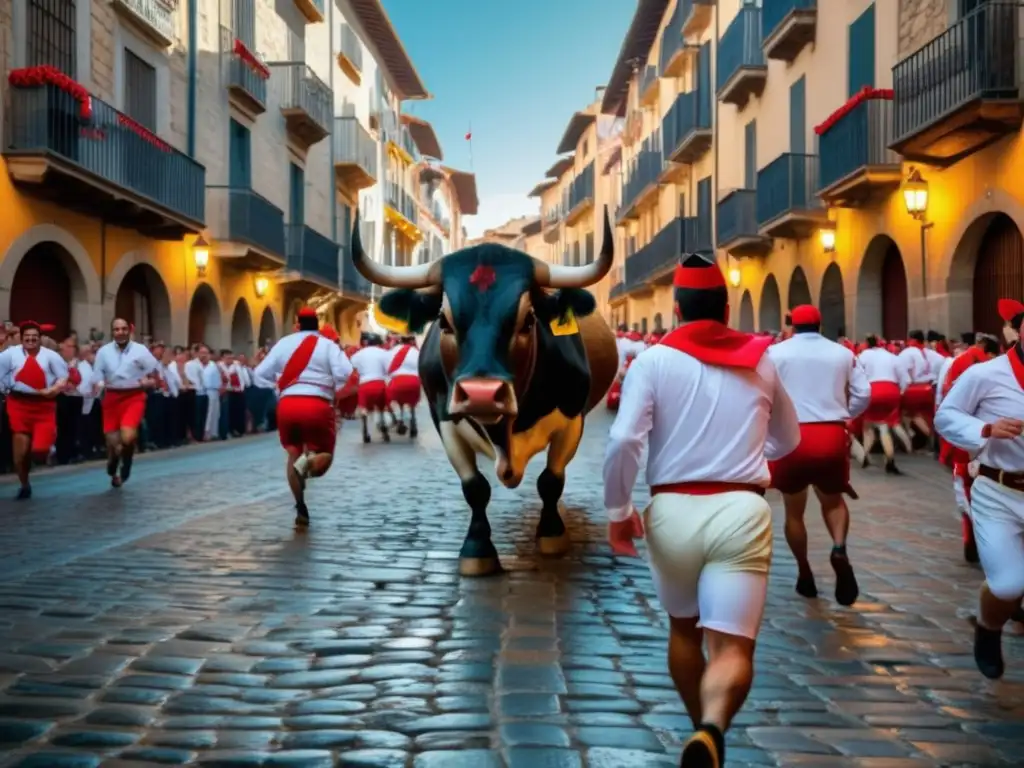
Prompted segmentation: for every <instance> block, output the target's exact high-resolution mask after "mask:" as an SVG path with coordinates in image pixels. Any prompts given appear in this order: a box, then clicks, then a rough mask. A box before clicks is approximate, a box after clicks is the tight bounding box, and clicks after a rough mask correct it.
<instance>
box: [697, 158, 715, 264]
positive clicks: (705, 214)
mask: <svg viewBox="0 0 1024 768" xmlns="http://www.w3.org/2000/svg"><path fill="white" fill-rule="evenodd" d="M713 240H714V238H713V237H712V235H711V177H710V176H707V177H706V178H703V179H701V180H700V181H698V182H697V243H698V244H699V245H700V246H701V247H702V248H710V247H711V243H712V242H713Z"/></svg>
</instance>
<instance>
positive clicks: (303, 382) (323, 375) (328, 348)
mask: <svg viewBox="0 0 1024 768" xmlns="http://www.w3.org/2000/svg"><path fill="white" fill-rule="evenodd" d="M309 336H315V337H316V338H317V343H316V347H315V348H314V349H313V356H312V357H311V358H310V359H309V363H308V364H307V365H306V367H305V368H304V369H303V371H302V373H300V374H299V377H298V378H297V379H296V380H295V383H294V384H292V385H291V386H288V387H285V388H284V389H283V390H281V397H289V396H291V395H296V396H299V395H304V396H307V397H308V396H310V395H312V396H315V397H322V398H324V399H325V400H330V401H331V402H334V394H335V392H337V391H338V390H339V389H340V388H341V387H342V385H344V383H345V382H346V381H348V377H349V376H351V375H352V363H350V362H349V360H348V358H347V357H345V354H344V353H343V352H342V351H341V348H340V347H339V346H338V345H337V344H335V343H334V342H333V341H330V340H328V339H325V338H324V337H323V336H321V335H320V334H319V333H317V332H316V331H297V332H296V333H291V334H289V335H287V336H285V337H284V338H283V339H281V340H280V341H279V342H277V344H275V345H274V346H273V347H271V349H270V352H268V353H267V356H266V357H265V358H263V362H262V363H260V364H259V365H258V366H257V367H256V376H257V377H258V378H262V379H266V380H268V381H276V380H277V377H278V376H280V375H281V373H283V371H284V369H285V366H287V365H288V361H289V360H291V358H292V355H293V354H295V350H297V349H298V348H299V345H300V344H301V343H302V342H303V340H305V339H306V338H307V337H309ZM381 351H382V352H383V350H381Z"/></svg>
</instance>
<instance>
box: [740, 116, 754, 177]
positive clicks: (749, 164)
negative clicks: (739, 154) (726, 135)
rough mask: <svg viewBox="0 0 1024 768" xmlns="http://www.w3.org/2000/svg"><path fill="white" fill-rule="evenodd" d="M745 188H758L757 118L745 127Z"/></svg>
mask: <svg viewBox="0 0 1024 768" xmlns="http://www.w3.org/2000/svg"><path fill="white" fill-rule="evenodd" d="M743 188H744V189H757V120H751V121H750V122H749V123H747V124H746V126H745V127H744V129H743Z"/></svg>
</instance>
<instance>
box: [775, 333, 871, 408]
mask: <svg viewBox="0 0 1024 768" xmlns="http://www.w3.org/2000/svg"><path fill="white" fill-rule="evenodd" d="M768 356H769V357H770V358H771V360H772V362H773V363H774V364H775V368H776V370H778V372H779V378H780V379H781V380H782V384H783V386H785V388H786V392H787V393H788V394H789V397H790V399H791V400H792V401H793V405H794V406H795V407H796V412H797V416H799V417H800V423H801V424H813V423H821V422H834V421H842V422H845V421H848V420H849V419H853V418H856V417H857V416H860V415H861V414H862V413H864V411H866V410H867V407H868V405H869V404H870V403H871V382H869V381H868V376H867V374H866V373H865V372H864V369H863V368H862V367H861V366H860V364H859V363H858V362H857V357H856V356H855V355H854V354H853V352H851V351H850V350H848V349H847V348H846V347H844V346H843V345H842V344H836V343H835V342H834V341H829V340H828V339H826V338H825V337H824V336H822V335H821V334H820V333H795V334H793V336H792V338H789V339H787V340H786V341H782V342H779V343H778V344H773V345H772V346H770V347H768Z"/></svg>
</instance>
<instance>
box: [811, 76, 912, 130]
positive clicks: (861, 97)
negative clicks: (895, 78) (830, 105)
mask: <svg viewBox="0 0 1024 768" xmlns="http://www.w3.org/2000/svg"><path fill="white" fill-rule="evenodd" d="M892 97H893V91H892V89H891V88H872V87H871V86H869V85H865V86H864V87H863V88H861V89H860V90H859V91H858V92H857V93H855V94H854V95H853V96H852V97H851V98H850V100H849V101H847V102H846V103H845V104H843V106H841V107H840V108H839V109H837V110H836V111H835V112H833V113H832V114H831V115H829V116H828V117H827V118H826V119H825V121H824V122H822V123H820V124H819V125H816V126H815V127H814V132H815V133H816V134H818V135H819V136H821V135H822V134H824V133H828V131H829V130H830V129H831V128H832V126H834V125H835V124H836V123H838V122H839V121H840V120H842V119H843V118H844V117H846V116H847V115H848V114H850V112H852V111H853V110H854V109H856V108H857V107H858V106H860V105H861V104H863V103H864V102H865V101H872V100H876V99H877V100H881V101H892Z"/></svg>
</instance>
